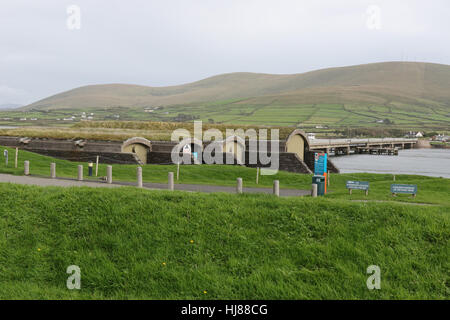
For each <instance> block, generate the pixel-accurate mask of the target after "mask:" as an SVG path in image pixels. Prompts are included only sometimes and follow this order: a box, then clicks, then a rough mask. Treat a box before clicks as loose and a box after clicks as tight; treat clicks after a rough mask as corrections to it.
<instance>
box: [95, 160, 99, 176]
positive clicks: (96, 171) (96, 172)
mask: <svg viewBox="0 0 450 320" xmlns="http://www.w3.org/2000/svg"><path fill="white" fill-rule="evenodd" d="M98 158H99V156H97V161H96V164H95V176H96V177H97V176H98Z"/></svg>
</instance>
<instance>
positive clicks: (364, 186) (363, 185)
mask: <svg viewBox="0 0 450 320" xmlns="http://www.w3.org/2000/svg"><path fill="white" fill-rule="evenodd" d="M346 187H347V189H356V190H369V182H366V181H347V183H346Z"/></svg>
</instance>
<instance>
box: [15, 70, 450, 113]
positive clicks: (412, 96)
mask: <svg viewBox="0 0 450 320" xmlns="http://www.w3.org/2000/svg"><path fill="white" fill-rule="evenodd" d="M229 99H242V100H243V101H241V102H240V103H243V104H255V103H257V104H262V103H266V104H267V103H269V104H271V103H274V101H276V102H277V103H281V104H292V103H294V104H305V103H306V104H310V103H331V104H334V103H345V104H347V103H350V104H351V103H378V104H386V103H389V102H392V101H397V102H404V103H412V104H415V105H421V104H422V105H423V104H427V105H429V104H431V105H446V106H447V107H448V106H449V105H450V66H448V65H438V64H429V63H413V62H387V63H376V64H367V65H358V66H351V67H342V68H331V69H324V70H318V71H313V72H308V73H302V74H292V75H271V74H259V73H230V74H223V75H218V76H214V77H211V78H207V79H204V80H201V81H197V82H193V83H189V84H184V85H179V86H170V87H147V86H138V85H128V84H104V85H90V86H85V87H80V88H76V89H73V90H70V91H66V92H63V93H60V94H57V95H54V96H51V97H48V98H46V99H43V100H40V101H37V102H35V103H33V104H31V105H28V106H25V107H24V109H43V110H48V109H57V108H86V107H89V108H104V107H115V106H121V107H146V106H167V105H179V104H187V103H198V102H211V101H223V100H229Z"/></svg>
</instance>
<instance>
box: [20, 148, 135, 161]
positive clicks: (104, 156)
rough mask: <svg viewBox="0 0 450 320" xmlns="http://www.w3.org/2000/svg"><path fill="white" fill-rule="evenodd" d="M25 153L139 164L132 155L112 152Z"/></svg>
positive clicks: (39, 151) (71, 159)
mask: <svg viewBox="0 0 450 320" xmlns="http://www.w3.org/2000/svg"><path fill="white" fill-rule="evenodd" d="M27 151H30V152H34V153H38V154H42V155H44V156H48V157H53V158H58V159H64V160H69V161H76V162H94V163H95V161H96V159H97V156H99V162H100V163H108V164H115V163H118V164H139V160H138V159H137V157H136V155H135V154H134V153H113V152H89V151H66V150H43V149H27Z"/></svg>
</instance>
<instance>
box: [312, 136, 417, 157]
mask: <svg viewBox="0 0 450 320" xmlns="http://www.w3.org/2000/svg"><path fill="white" fill-rule="evenodd" d="M417 141H418V139H407V138H369V139H314V140H310V150H311V151H320V152H325V153H328V154H330V153H332V154H334V155H335V156H338V155H350V154H376V155H398V150H401V149H412V148H414V146H415V145H416V144H417Z"/></svg>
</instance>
